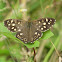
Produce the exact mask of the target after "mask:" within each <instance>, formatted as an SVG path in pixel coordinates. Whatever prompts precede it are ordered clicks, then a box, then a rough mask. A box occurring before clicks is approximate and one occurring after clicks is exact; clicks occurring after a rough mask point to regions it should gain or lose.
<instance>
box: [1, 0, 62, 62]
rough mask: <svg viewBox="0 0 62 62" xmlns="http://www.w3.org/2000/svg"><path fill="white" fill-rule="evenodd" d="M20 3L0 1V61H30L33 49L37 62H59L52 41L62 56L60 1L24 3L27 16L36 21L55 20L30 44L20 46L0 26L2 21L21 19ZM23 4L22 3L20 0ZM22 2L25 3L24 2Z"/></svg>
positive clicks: (16, 1) (45, 0)
mask: <svg viewBox="0 0 62 62" xmlns="http://www.w3.org/2000/svg"><path fill="white" fill-rule="evenodd" d="M21 1H22V0H0V62H34V59H33V58H34V53H33V49H32V48H33V47H34V48H35V51H36V57H35V58H36V61H37V62H59V57H58V54H57V53H56V51H55V49H54V46H53V45H52V43H51V42H50V41H52V42H53V44H54V45H55V47H56V48H57V51H58V52H59V54H60V56H62V38H61V37H62V0H26V8H27V10H28V12H27V17H30V18H31V19H32V20H37V19H39V18H42V17H50V18H55V19H56V23H55V25H54V26H53V27H52V28H51V29H50V30H49V31H47V32H45V33H44V35H43V37H42V38H40V39H39V40H38V41H36V42H35V43H34V44H24V43H23V42H21V41H20V40H18V39H17V38H15V37H14V36H15V33H11V32H9V31H8V30H7V28H6V27H5V26H4V21H5V20H6V19H9V18H12V19H25V18H23V17H22V16H23V14H24V13H23V12H21V11H20V10H21V9H22V2H21ZM23 1H24V0H23ZM24 2H25V1H24Z"/></svg>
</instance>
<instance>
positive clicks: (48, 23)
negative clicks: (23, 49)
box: [4, 18, 56, 43]
mask: <svg viewBox="0 0 62 62" xmlns="http://www.w3.org/2000/svg"><path fill="white" fill-rule="evenodd" d="M55 21H56V20H55V19H53V18H41V19H39V20H34V21H23V20H17V19H8V20H5V21H4V25H5V26H6V27H7V28H8V29H9V30H10V31H11V32H16V38H18V39H19V40H21V41H22V42H24V43H29V42H30V43H34V41H35V40H37V39H39V38H40V37H42V35H43V33H42V32H45V31H47V30H49V28H51V27H52V26H53V25H54V23H55Z"/></svg>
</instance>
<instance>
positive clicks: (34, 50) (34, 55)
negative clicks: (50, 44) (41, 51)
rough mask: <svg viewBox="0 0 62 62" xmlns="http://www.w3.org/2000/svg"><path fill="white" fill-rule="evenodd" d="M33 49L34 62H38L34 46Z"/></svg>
mask: <svg viewBox="0 0 62 62" xmlns="http://www.w3.org/2000/svg"><path fill="white" fill-rule="evenodd" d="M33 51H34V62H36V59H35V55H36V52H35V49H34V48H33Z"/></svg>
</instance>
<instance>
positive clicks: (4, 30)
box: [0, 23, 53, 48]
mask: <svg viewBox="0 0 62 62" xmlns="http://www.w3.org/2000/svg"><path fill="white" fill-rule="evenodd" d="M0 34H3V35H5V36H6V37H8V38H11V39H13V40H14V41H17V42H18V41H19V42H21V43H22V44H23V45H25V46H26V47H27V48H33V47H39V44H40V43H39V41H35V42H34V43H33V44H31V43H28V44H24V43H23V42H22V41H20V40H19V39H17V38H16V37H15V36H14V35H15V34H13V33H11V32H10V31H9V30H8V29H7V28H6V27H5V26H4V24H3V23H0ZM51 36H53V33H52V32H51V31H50V30H48V31H46V32H44V35H43V37H42V38H40V39H48V38H50V37H51Z"/></svg>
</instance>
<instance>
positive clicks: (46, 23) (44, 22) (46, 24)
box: [34, 18, 56, 32]
mask: <svg viewBox="0 0 62 62" xmlns="http://www.w3.org/2000/svg"><path fill="white" fill-rule="evenodd" d="M55 21H56V20H55V19H53V18H42V19H40V20H37V21H35V22H34V24H35V26H36V27H37V29H39V30H40V31H42V32H45V31H47V30H48V29H49V28H51V27H52V26H53V25H54V23H55Z"/></svg>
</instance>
